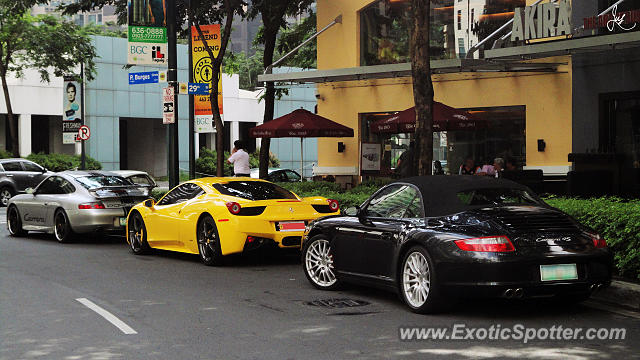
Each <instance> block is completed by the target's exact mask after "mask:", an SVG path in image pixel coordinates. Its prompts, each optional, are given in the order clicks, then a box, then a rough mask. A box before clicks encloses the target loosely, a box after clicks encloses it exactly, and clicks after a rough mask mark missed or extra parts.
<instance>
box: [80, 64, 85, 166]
mask: <svg viewBox="0 0 640 360" xmlns="http://www.w3.org/2000/svg"><path fill="white" fill-rule="evenodd" d="M80 116H81V119H80V121H81V122H82V125H84V124H86V123H85V121H84V61H82V62H81V63H80ZM85 162H86V155H85V150H84V140H82V139H80V170H84V169H86V167H85Z"/></svg>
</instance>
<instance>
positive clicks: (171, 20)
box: [166, 0, 180, 188]
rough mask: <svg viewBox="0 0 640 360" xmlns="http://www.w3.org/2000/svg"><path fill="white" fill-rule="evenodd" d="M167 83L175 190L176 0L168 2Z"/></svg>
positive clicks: (171, 183)
mask: <svg viewBox="0 0 640 360" xmlns="http://www.w3.org/2000/svg"><path fill="white" fill-rule="evenodd" d="M166 6H167V19H166V20H167V47H168V49H167V61H168V63H169V64H168V65H169V66H168V69H167V82H168V84H169V86H173V92H174V94H175V95H174V99H175V104H174V106H173V111H174V122H173V124H169V131H168V132H169V135H168V136H169V139H168V140H169V141H168V144H167V145H168V146H169V148H168V151H167V152H168V155H167V157H168V161H169V163H168V165H169V168H168V169H167V171H168V172H169V188H173V187H175V186H177V185H178V183H179V182H180V172H179V170H180V169H179V166H180V165H179V163H178V61H177V59H178V56H177V43H176V31H177V29H176V0H167V2H166Z"/></svg>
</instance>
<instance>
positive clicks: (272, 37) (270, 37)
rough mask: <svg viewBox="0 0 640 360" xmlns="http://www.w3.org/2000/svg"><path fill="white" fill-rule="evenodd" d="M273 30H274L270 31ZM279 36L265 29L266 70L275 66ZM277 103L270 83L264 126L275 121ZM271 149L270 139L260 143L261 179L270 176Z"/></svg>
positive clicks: (266, 91)
mask: <svg viewBox="0 0 640 360" xmlns="http://www.w3.org/2000/svg"><path fill="white" fill-rule="evenodd" d="M269 30H272V29H269ZM277 35H278V29H275V31H267V29H265V32H264V56H263V58H262V63H263V65H264V68H265V69H266V68H267V66H269V65H271V64H273V53H274V51H275V48H276V38H277ZM275 101H276V88H275V86H274V84H273V82H268V83H267V85H266V89H265V94H264V118H263V120H262V123H263V124H266V123H267V122H269V121H271V120H273V113H274V107H275ZM270 147H271V139H270V138H266V137H264V138H262V140H261V141H260V165H259V166H260V178H261V179H265V178H266V177H267V175H268V174H269V151H270Z"/></svg>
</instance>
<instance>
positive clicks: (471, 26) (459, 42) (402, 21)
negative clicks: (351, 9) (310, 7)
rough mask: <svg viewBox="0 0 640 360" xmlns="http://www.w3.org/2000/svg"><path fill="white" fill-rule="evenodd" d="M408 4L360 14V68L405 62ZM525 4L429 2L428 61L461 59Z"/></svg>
mask: <svg viewBox="0 0 640 360" xmlns="http://www.w3.org/2000/svg"><path fill="white" fill-rule="evenodd" d="M409 5H410V1H409V0H377V1H375V2H373V3H372V4H370V5H369V6H367V7H365V8H364V9H362V10H361V11H360V65H363V66H365V65H380V64H394V63H403V62H409V61H410V59H409V25H410V24H409V21H410V16H409V15H410V8H409ZM524 6H525V0H462V1H460V0H456V1H454V0H439V1H432V2H431V33H430V41H431V46H430V51H431V58H432V59H451V58H460V57H464V56H465V55H466V53H467V52H468V51H469V48H470V47H471V46H472V45H473V44H477V43H478V42H479V41H482V40H483V39H484V38H485V37H487V36H488V35H489V34H491V33H492V32H493V31H495V30H496V29H498V28H499V27H500V26H502V25H503V24H504V23H505V22H507V21H509V20H510V19H511V18H513V9H515V8H516V7H524Z"/></svg>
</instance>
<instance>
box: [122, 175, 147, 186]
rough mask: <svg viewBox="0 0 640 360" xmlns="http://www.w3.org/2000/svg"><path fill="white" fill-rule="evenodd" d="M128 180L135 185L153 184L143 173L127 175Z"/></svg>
mask: <svg viewBox="0 0 640 360" xmlns="http://www.w3.org/2000/svg"><path fill="white" fill-rule="evenodd" d="M128 179H129V181H131V182H132V183H134V184H137V185H153V184H152V183H151V180H150V179H149V178H148V177H146V176H144V175H133V176H129V177H128Z"/></svg>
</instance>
